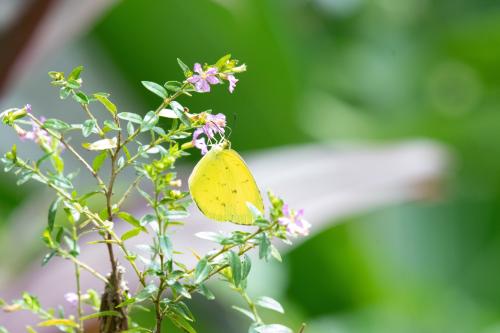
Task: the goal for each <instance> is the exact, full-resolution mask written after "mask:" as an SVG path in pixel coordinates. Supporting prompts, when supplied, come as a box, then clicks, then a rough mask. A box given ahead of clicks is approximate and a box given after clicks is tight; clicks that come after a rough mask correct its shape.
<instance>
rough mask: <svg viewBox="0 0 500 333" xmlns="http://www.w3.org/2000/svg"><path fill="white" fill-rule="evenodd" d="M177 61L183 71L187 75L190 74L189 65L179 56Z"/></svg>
mask: <svg viewBox="0 0 500 333" xmlns="http://www.w3.org/2000/svg"><path fill="white" fill-rule="evenodd" d="M177 63H178V64H179V67H180V68H181V69H182V72H183V73H184V75H186V77H187V76H188V73H189V72H190V71H191V70H190V69H189V67H188V66H187V65H186V64H185V63H184V62H183V61H182V60H181V59H179V58H177Z"/></svg>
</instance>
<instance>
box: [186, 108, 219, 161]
mask: <svg viewBox="0 0 500 333" xmlns="http://www.w3.org/2000/svg"><path fill="white" fill-rule="evenodd" d="M224 127H226V116H225V115H224V114H222V113H219V114H216V115H212V114H207V116H206V123H205V125H203V127H200V128H197V129H196V130H195V131H194V132H193V144H194V146H195V147H196V148H198V149H200V150H201V154H202V155H205V154H206V153H207V152H208V146H207V143H206V141H205V138H203V137H202V138H199V137H200V135H202V134H205V135H206V137H207V138H208V139H209V140H211V139H213V138H215V135H216V134H217V133H220V134H224Z"/></svg>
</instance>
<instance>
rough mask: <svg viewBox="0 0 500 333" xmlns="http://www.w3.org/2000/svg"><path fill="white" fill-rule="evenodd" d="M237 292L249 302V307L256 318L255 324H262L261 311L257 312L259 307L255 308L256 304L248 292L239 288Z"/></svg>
mask: <svg viewBox="0 0 500 333" xmlns="http://www.w3.org/2000/svg"><path fill="white" fill-rule="evenodd" d="M237 291H238V292H239V293H240V295H241V296H242V297H243V299H244V300H245V302H247V304H248V307H249V308H250V310H251V311H252V313H253V316H254V318H255V322H256V323H258V324H262V323H263V322H262V318H260V316H259V311H258V310H257V307H256V306H255V303H254V302H253V301H252V299H251V298H250V296H248V294H247V292H246V291H245V289H243V288H238V289H237Z"/></svg>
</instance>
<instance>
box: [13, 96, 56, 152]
mask: <svg viewBox="0 0 500 333" xmlns="http://www.w3.org/2000/svg"><path fill="white" fill-rule="evenodd" d="M28 106H29V104H28ZM29 110H30V111H31V107H30V109H29ZM40 121H41V122H42V123H43V122H45V118H44V117H41V118H40ZM15 130H16V132H17V134H18V135H19V138H20V139H21V140H23V141H24V140H30V141H33V142H35V143H36V144H38V145H40V146H42V147H43V148H45V149H49V150H51V149H52V140H53V138H52V137H51V136H50V134H49V133H48V132H47V131H46V130H44V129H42V128H40V126H38V124H37V123H35V122H34V121H33V120H31V131H25V130H23V129H22V128H20V127H18V126H17V127H15ZM57 149H60V150H63V149H64V146H63V145H62V144H61V143H60V142H59V143H58V145H57Z"/></svg>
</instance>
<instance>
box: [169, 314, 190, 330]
mask: <svg viewBox="0 0 500 333" xmlns="http://www.w3.org/2000/svg"><path fill="white" fill-rule="evenodd" d="M168 318H169V319H170V320H171V321H172V323H173V324H174V325H175V326H177V327H178V328H180V329H181V330H182V331H183V332H187V333H196V330H195V329H194V328H193V326H191V324H190V323H189V321H187V320H186V319H184V318H183V317H182V316H180V315H178V314H176V313H173V312H169V314H168Z"/></svg>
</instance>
